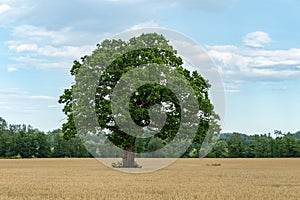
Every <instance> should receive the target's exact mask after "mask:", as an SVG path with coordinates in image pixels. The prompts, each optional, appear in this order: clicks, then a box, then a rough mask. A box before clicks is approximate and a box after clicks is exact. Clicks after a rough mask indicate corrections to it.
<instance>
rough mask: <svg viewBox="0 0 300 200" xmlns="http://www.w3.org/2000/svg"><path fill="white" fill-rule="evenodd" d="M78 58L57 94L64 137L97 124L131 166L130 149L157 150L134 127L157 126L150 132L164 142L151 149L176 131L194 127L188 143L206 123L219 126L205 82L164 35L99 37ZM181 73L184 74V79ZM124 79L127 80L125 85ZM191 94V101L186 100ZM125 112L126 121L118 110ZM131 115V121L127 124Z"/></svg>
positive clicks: (198, 140) (188, 131)
mask: <svg viewBox="0 0 300 200" xmlns="http://www.w3.org/2000/svg"><path fill="white" fill-rule="evenodd" d="M81 59H82V60H81V62H78V61H74V64H73V67H72V69H71V71H70V72H71V75H73V76H74V77H75V83H74V84H73V85H72V86H71V88H70V89H66V90H65V91H64V93H63V94H62V95H61V96H60V99H59V103H62V104H64V108H63V112H64V113H65V114H66V115H67V122H66V123H64V124H63V127H62V130H63V133H64V137H65V138H67V139H68V138H71V137H74V136H75V135H77V134H86V133H87V132H94V133H97V131H95V130H98V129H94V130H93V128H94V127H95V126H99V128H100V129H101V130H102V132H103V130H104V132H105V133H106V136H107V139H108V140H109V142H111V143H113V144H114V145H116V146H118V147H120V148H122V149H124V150H125V151H124V155H123V166H124V167H133V161H134V153H137V152H138V151H140V152H148V151H155V150H157V149H156V148H154V145H152V143H150V144H151V150H150V146H149V148H148V147H147V145H148V144H149V142H148V141H149V138H150V137H149V136H148V137H137V135H138V134H142V133H140V132H144V131H145V132H146V131H147V130H145V129H144V128H145V127H148V131H149V129H151V130H152V131H153V130H160V131H157V132H156V133H155V134H154V136H153V137H157V138H159V139H162V140H164V141H165V143H164V144H163V145H156V147H157V148H162V147H163V146H164V145H165V144H167V143H169V142H171V141H172V140H174V138H176V137H177V135H178V132H180V133H181V132H185V134H184V136H183V137H180V138H178V139H180V140H184V139H185V138H184V137H189V136H190V135H192V132H193V129H195V130H196V134H195V136H194V137H192V142H193V143H198V144H201V143H202V142H203V140H204V138H205V137H206V135H207V134H208V131H209V129H210V128H211V127H214V129H213V131H215V132H217V133H218V132H219V131H220V127H219V126H218V125H217V122H218V120H219V117H218V115H217V114H216V113H215V112H214V106H213V105H212V103H211V101H210V99H209V95H208V91H209V88H210V84H209V83H208V81H207V80H206V79H204V78H203V77H202V76H201V75H200V74H199V73H198V72H197V71H193V72H190V71H189V70H187V69H185V68H184V67H183V60H182V59H181V58H180V57H179V56H177V55H176V51H175V50H174V49H173V47H172V46H171V45H170V44H169V41H168V40H167V39H166V38H165V37H164V36H162V35H159V34H156V33H149V34H142V35H140V36H138V37H133V38H131V39H130V40H129V41H123V40H104V41H103V42H101V43H100V44H97V48H96V49H95V50H94V51H93V53H92V54H91V55H89V56H84V57H82V58H81ZM146 69H147V70H148V69H149V71H147V72H148V73H145V70H146ZM151 70H152V71H151ZM181 77H184V81H183V82H184V83H182V80H181V79H182V78H181ZM145 79H147V80H156V83H147V84H143V83H145V82H143V80H145ZM90 80H97V81H96V83H94V82H93V81H90ZM121 80H123V82H124V84H123V85H122V87H120V86H119V85H120V83H121V82H122V81H121ZM131 80H135V81H131ZM130 81H131V82H130ZM128 82H130V83H131V85H126V84H125V83H128ZM118 84H119V85H118ZM169 86H172V88H171V89H170V87H169ZM189 88H191V90H189ZM174 91H180V93H176V92H174ZM126 92H127V93H130V95H127V96H129V97H128V98H121V96H122V95H123V96H124V93H126ZM127 93H126V94H127ZM193 98H195V99H196V105H195V104H193V103H192V102H193V100H192V99H193ZM112 100H113V101H112ZM125 100H129V101H128V102H126V101H125ZM183 102H185V105H186V107H184V105H183ZM127 103H128V107H126V106H127ZM114 105H115V106H114ZM126 108H128V109H126ZM127 111H129V114H130V117H129V119H130V120H129V119H128V116H127V115H126V114H124V113H126V112H127ZM93 112H94V113H93ZM95 115H96V121H95V120H94V116H95ZM153 117H156V118H157V120H153ZM185 119H186V120H185ZM131 120H132V121H133V122H134V123H133V125H132V126H131V125H129V124H130V121H131ZM161 122H164V123H163V124H161ZM126 123H128V127H141V128H136V130H138V131H136V133H135V131H134V130H132V129H129V128H128V127H126V126H124V127H125V128H124V127H122V125H121V124H125V125H126ZM135 125H137V126H135ZM181 125H182V127H184V128H182V127H181ZM82 127H83V129H82V130H78V128H80V129H81V128H82ZM127 128H128V130H131V131H128V130H127ZM151 130H150V131H151ZM189 139H190V138H189ZM137 144H140V145H141V144H142V145H145V146H144V147H141V146H137Z"/></svg>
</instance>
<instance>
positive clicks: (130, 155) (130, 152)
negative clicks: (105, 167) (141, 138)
mask: <svg viewBox="0 0 300 200" xmlns="http://www.w3.org/2000/svg"><path fill="white" fill-rule="evenodd" d="M134 158H135V141H133V142H132V143H130V144H129V145H128V146H127V147H125V149H124V151H123V156H122V161H123V168H134V167H135V165H134Z"/></svg>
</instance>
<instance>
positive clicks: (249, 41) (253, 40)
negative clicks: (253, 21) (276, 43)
mask: <svg viewBox="0 0 300 200" xmlns="http://www.w3.org/2000/svg"><path fill="white" fill-rule="evenodd" d="M270 42H272V39H271V38H270V37H269V34H268V33H265V32H262V31H255V32H252V33H248V34H247V35H246V36H245V37H244V44H245V45H246V46H249V47H255V48H262V47H264V45H265V44H268V43H270Z"/></svg>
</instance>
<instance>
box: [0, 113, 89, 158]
mask: <svg viewBox="0 0 300 200" xmlns="http://www.w3.org/2000/svg"><path fill="white" fill-rule="evenodd" d="M89 156H90V154H89V153H88V151H87V150H86V148H85V146H84V145H83V143H82V141H81V140H80V139H79V138H72V139H70V140H65V139H64V138H63V137H62V132H61V130H59V129H58V130H54V131H51V132H48V133H44V132H42V131H39V130H38V129H34V128H33V127H31V126H26V125H8V124H7V123H6V121H5V120H4V119H2V118H1V117H0V158H61V157H89Z"/></svg>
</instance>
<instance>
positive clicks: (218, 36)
mask: <svg viewBox="0 0 300 200" xmlns="http://www.w3.org/2000/svg"><path fill="white" fill-rule="evenodd" d="M299 10H300V2H299V1H297V0H260V1H258V0H253V1H242V0H185V1H183V0H173V1H170V0H160V1H158V0H152V1H146V0H70V1H58V0H52V1H46V0H41V1H35V0H0V116H1V117H2V118H4V119H6V120H7V121H8V123H11V124H23V123H25V124H30V125H32V126H33V127H36V128H38V129H40V130H43V131H48V130H53V129H56V128H60V127H61V124H62V123H63V122H64V121H65V120H66V116H65V115H64V114H63V113H62V111H61V110H62V105H60V104H58V103H57V101H58V98H59V96H60V95H61V94H62V93H63V91H64V89H65V88H69V87H70V85H71V84H72V83H73V78H72V77H71V76H70V73H69V71H70V68H71V66H72V62H73V61H74V60H76V59H77V60H78V59H80V57H81V56H83V55H86V54H90V53H91V52H92V50H93V49H95V47H96V44H97V43H99V42H101V41H102V40H103V39H106V38H111V37H113V36H114V35H115V34H118V33H120V32H122V31H125V30H132V29H136V28H143V27H162V28H167V29H171V30H174V31H178V32H180V33H181V34H184V35H185V36H187V37H189V38H192V39H193V40H194V41H195V42H197V43H198V44H199V45H200V46H201V47H202V48H204V50H205V51H206V52H207V54H208V55H209V56H210V58H211V60H212V61H213V62H214V64H215V66H216V67H217V69H218V72H219V74H220V76H221V78H222V81H223V84H224V91H225V97H226V98H225V110H226V111H225V116H224V118H223V121H222V125H221V126H222V132H241V133H246V134H256V133H258V134H263V133H273V132H274V130H282V131H283V132H296V131H299V130H300V123H299V119H300V103H299V100H300V87H299V86H300V37H299V36H300V23H299V21H300V13H299Z"/></svg>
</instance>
